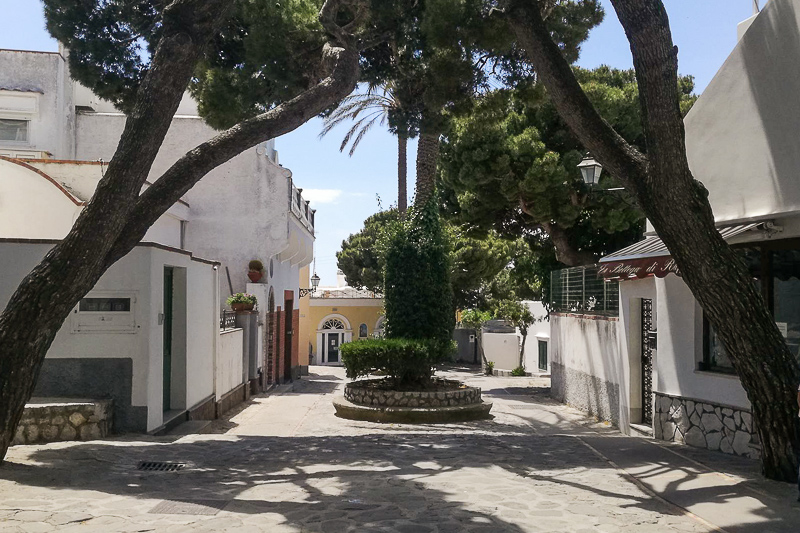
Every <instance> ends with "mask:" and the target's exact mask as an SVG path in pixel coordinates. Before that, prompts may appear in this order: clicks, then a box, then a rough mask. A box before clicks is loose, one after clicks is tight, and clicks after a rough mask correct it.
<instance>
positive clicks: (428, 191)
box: [414, 133, 439, 208]
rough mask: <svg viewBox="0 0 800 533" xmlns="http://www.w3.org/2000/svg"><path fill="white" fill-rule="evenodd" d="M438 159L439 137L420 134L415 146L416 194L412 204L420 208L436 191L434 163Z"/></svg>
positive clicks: (432, 134) (430, 134) (431, 134)
mask: <svg viewBox="0 0 800 533" xmlns="http://www.w3.org/2000/svg"><path fill="white" fill-rule="evenodd" d="M438 159H439V135H438V134H434V133H421V134H420V136H419V144H418V146H417V192H416V195H415V197H414V204H416V205H417V206H418V207H420V208H422V206H424V205H425V204H427V203H428V200H430V199H431V198H432V197H433V191H434V190H435V189H436V162H437V160H438Z"/></svg>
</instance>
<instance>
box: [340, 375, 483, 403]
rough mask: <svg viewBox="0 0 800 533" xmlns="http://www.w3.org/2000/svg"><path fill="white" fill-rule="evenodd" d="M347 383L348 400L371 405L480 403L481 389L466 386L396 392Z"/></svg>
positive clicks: (345, 389)
mask: <svg viewBox="0 0 800 533" xmlns="http://www.w3.org/2000/svg"><path fill="white" fill-rule="evenodd" d="M361 383H362V384H361V385H359V382H358V381H356V382H354V383H348V384H347V385H346V386H345V388H344V397H345V399H346V400H347V401H348V402H352V403H355V404H358V405H367V406H373V407H455V406H460V405H473V404H477V403H481V389H479V388H477V387H466V388H463V389H459V390H451V391H446V392H444V391H443V392H398V391H387V390H381V389H374V388H370V387H365V386H363V382H361Z"/></svg>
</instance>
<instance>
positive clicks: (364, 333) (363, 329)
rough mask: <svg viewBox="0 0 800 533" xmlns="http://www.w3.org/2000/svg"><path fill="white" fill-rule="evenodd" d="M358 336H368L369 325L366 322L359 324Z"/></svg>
mask: <svg viewBox="0 0 800 533" xmlns="http://www.w3.org/2000/svg"><path fill="white" fill-rule="evenodd" d="M358 336H359V337H361V338H364V337H366V336H367V325H366V324H361V325H360V326H358Z"/></svg>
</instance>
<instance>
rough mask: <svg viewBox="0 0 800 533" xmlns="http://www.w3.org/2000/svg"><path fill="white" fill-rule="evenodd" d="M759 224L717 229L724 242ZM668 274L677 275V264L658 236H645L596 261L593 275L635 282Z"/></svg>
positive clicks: (678, 272) (678, 271)
mask: <svg viewBox="0 0 800 533" xmlns="http://www.w3.org/2000/svg"><path fill="white" fill-rule="evenodd" d="M759 224H762V223H761V222H754V223H751V224H737V225H735V226H733V225H732V226H722V227H720V228H717V230H718V231H719V234H720V235H722V238H723V239H725V240H726V241H727V240H728V239H731V238H733V237H735V236H737V235H741V234H742V233H744V232H746V231H750V230H751V229H754V228H755V227H756V226H758V225H759ZM670 272H672V273H674V274H677V275H679V276H680V275H681V273H680V270H678V265H676V264H675V260H674V259H672V257H671V256H670V254H669V250H667V246H666V245H665V244H664V243H663V242H662V241H661V239H659V238H658V237H647V238H645V239H644V240H643V241H639V242H637V243H636V244H632V245H630V246H628V247H627V248H623V249H622V250H619V251H617V252H614V253H613V254H609V255H607V256H605V257H603V258H602V259H600V268H599V269H598V271H597V273H598V275H599V276H601V277H603V278H605V279H616V280H620V281H622V280H626V279H637V278H646V277H648V276H656V277H658V278H663V277H664V276H666V275H667V274H669V273H670Z"/></svg>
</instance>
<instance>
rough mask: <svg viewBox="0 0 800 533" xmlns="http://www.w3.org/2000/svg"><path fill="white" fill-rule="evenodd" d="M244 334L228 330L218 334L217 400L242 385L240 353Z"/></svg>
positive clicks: (241, 331)
mask: <svg viewBox="0 0 800 533" xmlns="http://www.w3.org/2000/svg"><path fill="white" fill-rule="evenodd" d="M243 350H244V333H243V330H242V329H240V328H239V329H229V330H226V331H223V332H220V335H219V349H218V352H217V367H216V371H217V377H216V380H217V381H216V395H217V400H219V399H220V398H222V396H223V395H225V394H227V393H228V392H230V391H232V390H233V389H235V388H236V387H238V386H239V385H241V384H242V375H243V372H244V368H243V367H242V353H243Z"/></svg>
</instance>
